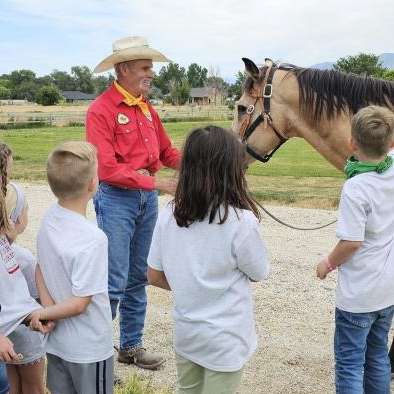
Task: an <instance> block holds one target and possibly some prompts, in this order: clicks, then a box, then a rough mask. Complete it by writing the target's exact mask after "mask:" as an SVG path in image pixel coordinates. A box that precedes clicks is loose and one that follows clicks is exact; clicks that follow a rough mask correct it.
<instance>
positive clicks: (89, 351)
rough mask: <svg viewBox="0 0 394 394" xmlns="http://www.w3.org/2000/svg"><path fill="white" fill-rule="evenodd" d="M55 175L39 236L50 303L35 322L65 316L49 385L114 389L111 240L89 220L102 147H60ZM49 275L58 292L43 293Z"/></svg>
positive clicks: (81, 393) (88, 392)
mask: <svg viewBox="0 0 394 394" xmlns="http://www.w3.org/2000/svg"><path fill="white" fill-rule="evenodd" d="M47 176H48V182H49V185H50V187H51V190H52V192H53V193H54V194H55V196H56V197H57V198H58V202H57V204H55V205H53V206H52V207H51V208H50V209H49V210H48V211H47V213H46V215H45V216H44V219H43V221H42V223H41V228H40V230H39V233H38V238H37V252H38V261H39V263H38V267H37V278H38V279H39V280H38V291H39V293H40V299H41V301H42V302H43V304H44V305H48V306H47V307H46V308H44V309H43V310H40V311H37V312H36V313H33V315H32V322H31V325H32V326H33V327H36V326H38V325H39V324H40V321H41V322H42V321H46V320H57V321H58V322H57V324H56V327H55V329H54V331H53V332H52V333H51V335H50V336H49V338H48V342H47V359H48V373H47V374H48V388H49V390H50V391H51V393H52V394H65V393H75V394H96V393H98V392H100V393H104V392H105V393H107V394H111V393H112V392H113V343H112V319H111V309H110V304H109V298H108V240H107V237H106V236H105V234H104V233H103V232H102V231H101V230H100V229H99V228H98V227H97V226H96V225H95V224H93V223H92V222H90V221H89V220H87V218H86V208H87V204H88V202H89V200H90V199H91V198H92V196H93V195H94V194H95V192H96V189H97V184H98V178H97V157H96V150H95V148H94V146H93V145H91V144H89V143H87V142H79V141H78V142H77V141H68V142H65V143H63V144H61V145H59V146H58V147H57V148H55V149H54V150H53V151H52V153H51V154H50V155H49V158H48V162H47ZM41 275H42V277H41ZM42 279H43V280H44V282H45V284H46V287H47V289H48V291H49V294H50V297H49V295H48V294H45V291H44V292H42V286H41V285H42V282H43V281H42ZM40 283H41V285H40ZM51 298H52V299H53V301H54V302H55V305H50V304H51V301H52V300H51Z"/></svg>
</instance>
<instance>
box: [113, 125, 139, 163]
mask: <svg viewBox="0 0 394 394" xmlns="http://www.w3.org/2000/svg"><path fill="white" fill-rule="evenodd" d="M114 138H115V144H114V146H115V153H116V156H117V158H118V161H124V160H125V159H128V158H129V155H130V152H131V151H133V150H135V147H136V145H137V144H138V143H139V129H138V126H137V125H136V124H130V123H129V124H125V125H119V124H118V125H117V126H116V128H115V132H114ZM119 159H120V160H119ZM122 159H123V160H122Z"/></svg>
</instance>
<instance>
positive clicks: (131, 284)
mask: <svg viewBox="0 0 394 394" xmlns="http://www.w3.org/2000/svg"><path fill="white" fill-rule="evenodd" d="M94 205H95V210H96V216H97V223H98V226H99V227H100V228H101V229H102V230H103V231H104V232H105V234H106V235H107V237H108V260H109V261H108V293H109V298H110V301H111V310H112V318H115V316H116V309H117V307H118V304H119V315H120V316H119V324H120V348H121V349H129V348H131V347H133V346H138V345H141V344H142V334H143V330H144V322H145V314H146V304H147V299H146V289H145V287H146V285H147V277H146V272H147V262H146V260H147V258H148V253H149V248H150V244H151V240H152V234H153V229H154V227H155V224H156V219H157V212H158V203H157V192H156V191H146V190H139V189H132V190H131V189H122V188H119V187H115V186H111V185H108V184H107V183H104V182H101V183H100V186H99V188H98V191H97V193H96V196H95V197H94Z"/></svg>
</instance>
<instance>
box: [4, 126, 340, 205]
mask: <svg viewBox="0 0 394 394" xmlns="http://www.w3.org/2000/svg"><path fill="white" fill-rule="evenodd" d="M208 123H214V124H217V125H220V126H224V127H229V126H230V122H205V123H201V122H199V123H194V122H178V123H166V124H165V127H166V129H167V131H168V133H169V134H170V135H171V138H172V140H173V142H174V144H175V145H176V146H178V147H182V144H183V141H184V139H185V136H186V134H187V133H188V131H190V130H191V129H193V128H195V127H199V126H201V125H203V124H208ZM83 138H84V129H83V128H82V127H52V128H42V129H23V130H12V131H11V130H10V131H2V132H1V137H0V139H1V140H2V141H4V142H6V143H7V144H9V145H10V146H11V148H12V150H13V152H14V169H13V175H12V178H14V179H22V180H27V181H44V180H45V161H46V158H47V156H48V153H49V151H50V150H51V149H52V148H53V147H54V146H55V145H56V144H58V143H59V142H61V141H65V140H72V139H74V140H80V139H83ZM163 173H164V174H165V175H166V176H172V172H171V171H169V170H163ZM343 180H344V177H343V174H342V173H340V172H339V171H337V170H336V169H335V168H334V167H332V166H331V165H330V164H328V163H327V162H326V161H325V160H324V159H323V158H322V157H320V155H319V154H318V153H316V152H315V151H314V150H313V149H312V148H311V147H310V146H309V145H308V144H306V143H305V142H304V141H303V140H301V139H292V140H290V141H288V142H287V143H286V144H285V145H284V146H283V147H282V148H281V149H280V150H279V151H278V152H277V153H276V154H275V156H274V157H273V158H272V159H271V161H270V162H269V163H268V164H262V163H255V164H253V165H252V166H250V167H249V169H248V181H249V186H250V189H251V190H252V192H253V194H254V195H255V196H256V197H257V198H258V199H259V200H260V201H261V202H270V203H278V204H290V205H297V206H305V207H319V208H333V207H336V205H337V203H338V199H339V192H340V188H341V186H342V184H343Z"/></svg>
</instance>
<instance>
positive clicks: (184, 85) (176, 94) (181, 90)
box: [170, 78, 190, 105]
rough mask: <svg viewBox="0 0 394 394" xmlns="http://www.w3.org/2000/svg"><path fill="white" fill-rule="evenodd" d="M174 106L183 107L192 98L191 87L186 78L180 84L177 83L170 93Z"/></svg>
mask: <svg viewBox="0 0 394 394" xmlns="http://www.w3.org/2000/svg"><path fill="white" fill-rule="evenodd" d="M170 97H171V102H172V104H175V105H183V104H185V103H186V102H187V100H188V99H189V97H190V85H189V82H188V80H187V79H186V78H184V79H183V80H182V81H180V82H175V83H174V84H173V87H172V89H171V91H170Z"/></svg>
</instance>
